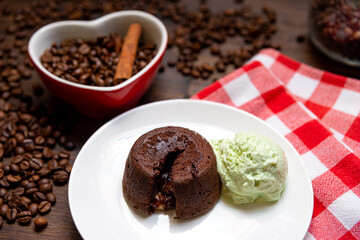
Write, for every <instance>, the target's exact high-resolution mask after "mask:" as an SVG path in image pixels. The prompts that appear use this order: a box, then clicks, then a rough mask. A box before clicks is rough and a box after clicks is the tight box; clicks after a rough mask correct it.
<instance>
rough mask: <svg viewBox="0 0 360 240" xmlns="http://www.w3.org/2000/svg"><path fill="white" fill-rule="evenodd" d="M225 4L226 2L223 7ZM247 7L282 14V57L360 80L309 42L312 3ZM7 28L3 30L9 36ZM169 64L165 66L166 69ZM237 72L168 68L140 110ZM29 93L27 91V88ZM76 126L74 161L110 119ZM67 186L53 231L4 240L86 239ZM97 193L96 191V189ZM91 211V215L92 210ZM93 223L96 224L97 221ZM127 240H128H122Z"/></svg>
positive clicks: (229, 2) (277, 0) (14, 232)
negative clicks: (190, 72) (202, 73)
mask: <svg viewBox="0 0 360 240" xmlns="http://www.w3.org/2000/svg"><path fill="white" fill-rule="evenodd" d="M29 2H30V1H28V0H23V1H21V0H16V1H15V0H3V1H0V8H1V9H2V8H3V6H6V5H9V6H14V7H16V6H24V5H26V4H29ZM184 2H185V3H186V4H187V5H189V7H191V6H194V3H193V2H196V3H197V1H192V0H186V1H184ZM219 2H220V1H217V0H209V1H208V5H209V6H210V7H211V9H213V10H214V11H216V10H219V9H227V8H231V7H233V6H234V5H235V3H234V1H233V0H223V1H221V4H219ZM223 2H224V3H223ZM246 4H248V5H250V6H251V7H253V9H254V10H260V9H261V7H262V6H263V5H264V4H267V5H268V6H269V7H271V8H272V9H275V10H276V12H277V17H278V18H277V19H278V21H277V26H278V32H277V33H276V34H275V36H274V37H273V40H274V42H276V43H279V44H280V45H281V47H282V50H281V51H282V53H284V54H286V55H287V56H289V57H291V58H293V59H295V60H297V61H301V62H304V63H307V64H309V65H310V66H313V67H318V68H320V69H324V70H328V71H331V72H334V73H338V74H343V75H347V76H351V77H356V78H360V71H359V69H356V68H351V67H348V66H344V65H341V64H339V63H336V62H333V61H332V60H330V59H328V58H326V57H325V56H323V55H322V54H321V53H320V52H319V51H318V50H316V49H315V48H314V47H313V46H312V45H311V44H310V43H309V42H308V38H307V32H308V28H307V17H308V16H307V15H308V8H309V1H308V0H304V1H294V0H271V1H268V0H251V1H250V0H248V1H246ZM0 18H1V21H0V22H1V23H7V22H9V21H10V20H9V17H4V16H1V17H0ZM5 25H6V24H2V25H1V27H0V31H1V32H4V29H3V28H4V26H5ZM167 27H168V30H169V32H171V31H172V29H171V26H167ZM299 35H304V36H305V37H306V40H305V42H303V43H299V42H297V41H296V38H297V36H299ZM226 44H228V45H233V46H235V45H236V41H231V40H230V41H228V43H226ZM174 51H175V50H173V49H171V50H169V51H167V52H166V54H165V57H164V63H166V62H167V60H168V59H174V54H175V52H174ZM201 58H202V59H205V60H207V59H210V58H211V57H210V55H209V54H208V51H205V53H202V56H201ZM165 65H166V64H165ZM232 70H233V69H231V68H228V69H227V72H226V73H222V74H220V73H216V74H214V75H213V76H212V77H211V78H209V79H207V80H202V79H194V78H192V77H184V76H183V75H181V74H180V73H179V72H177V70H176V68H168V67H166V69H165V72H163V73H161V74H158V75H157V77H156V79H155V81H154V82H153V84H152V86H151V88H150V90H149V91H148V92H147V93H146V94H145V96H144V97H143V98H142V99H141V101H140V103H139V105H141V104H144V103H149V102H154V101H159V100H165V99H174V98H189V97H191V96H192V95H194V94H195V93H197V92H198V91H200V90H201V89H203V88H204V87H206V86H208V85H210V84H211V83H212V82H213V80H214V78H219V77H221V76H224V75H226V74H227V73H229V72H231V71H232ZM33 75H34V76H33V77H32V79H31V80H30V81H26V82H24V83H23V82H22V84H24V88H25V91H27V92H28V93H29V94H31V91H30V86H31V84H34V83H39V84H41V82H40V80H39V77H38V76H37V75H36V74H33ZM27 88H28V89H27ZM38 101H40V102H47V103H48V105H49V106H50V107H55V106H56V102H57V101H58V100H56V99H55V97H53V96H52V95H51V94H50V93H48V92H46V93H45V94H44V95H43V96H42V97H41V98H40V99H39V100H38ZM77 119H78V120H77V123H76V124H75V126H74V129H73V131H72V132H71V134H70V138H71V139H72V140H73V141H75V143H76V149H75V151H73V153H74V154H73V155H72V161H74V159H75V157H76V154H77V153H78V152H79V150H80V148H81V146H82V145H83V144H84V143H85V142H86V140H87V139H88V138H89V137H90V136H91V134H92V133H94V132H95V131H96V130H97V129H98V128H99V127H100V126H101V125H102V124H104V123H105V122H106V120H95V119H90V118H86V117H83V116H80V115H78V116H77ZM67 190H68V185H65V186H61V187H55V188H54V192H55V194H56V196H57V203H56V205H55V206H54V207H53V208H52V209H51V212H50V213H49V214H47V215H46V216H45V217H46V218H47V219H48V220H49V225H48V227H47V228H46V229H45V230H44V231H42V232H35V231H34V229H33V224H30V225H28V226H20V225H19V224H18V223H14V224H7V223H4V224H3V226H2V228H1V230H0V239H81V236H80V234H79V233H78V231H77V229H76V227H75V225H74V222H73V220H72V217H71V214H70V210H69V204H68V192H67ZM94 190H96V189H94ZM89 211H91V210H90V209H89ZM93 221H97V220H96V219H93ZM121 239H124V238H121Z"/></svg>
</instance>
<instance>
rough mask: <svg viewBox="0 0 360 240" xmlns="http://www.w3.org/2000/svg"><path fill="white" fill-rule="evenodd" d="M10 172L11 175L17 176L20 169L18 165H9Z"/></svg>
mask: <svg viewBox="0 0 360 240" xmlns="http://www.w3.org/2000/svg"><path fill="white" fill-rule="evenodd" d="M10 171H11V172H12V173H13V174H19V173H20V167H19V165H17V164H14V163H13V164H10Z"/></svg>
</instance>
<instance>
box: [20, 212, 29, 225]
mask: <svg viewBox="0 0 360 240" xmlns="http://www.w3.org/2000/svg"><path fill="white" fill-rule="evenodd" d="M31 218H32V215H31V212H30V211H22V212H20V213H18V215H17V219H18V222H19V223H20V224H24V225H25V224H29V223H30V221H31Z"/></svg>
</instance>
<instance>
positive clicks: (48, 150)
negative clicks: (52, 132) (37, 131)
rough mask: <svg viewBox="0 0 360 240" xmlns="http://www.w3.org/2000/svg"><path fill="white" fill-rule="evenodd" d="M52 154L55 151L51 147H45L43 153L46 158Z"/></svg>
mask: <svg viewBox="0 0 360 240" xmlns="http://www.w3.org/2000/svg"><path fill="white" fill-rule="evenodd" d="M52 154H53V152H52V150H51V149H50V148H48V147H45V148H44V149H43V155H44V157H45V158H51V157H52Z"/></svg>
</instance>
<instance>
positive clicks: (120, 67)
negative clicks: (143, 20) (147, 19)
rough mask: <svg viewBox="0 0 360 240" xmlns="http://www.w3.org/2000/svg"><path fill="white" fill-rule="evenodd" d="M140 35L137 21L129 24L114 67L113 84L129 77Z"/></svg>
mask: <svg viewBox="0 0 360 240" xmlns="http://www.w3.org/2000/svg"><path fill="white" fill-rule="evenodd" d="M140 35H141V25H140V24H139V23H133V24H131V25H130V26H129V29H128V32H127V33H126V37H125V40H124V43H123V45H122V48H121V53H120V57H119V62H118V64H117V67H116V72H115V76H114V84H115V85H116V84H118V83H120V82H122V81H124V80H127V79H129V78H130V77H131V75H132V68H133V65H134V61H135V57H136V51H137V47H138V44H139V39H140Z"/></svg>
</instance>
